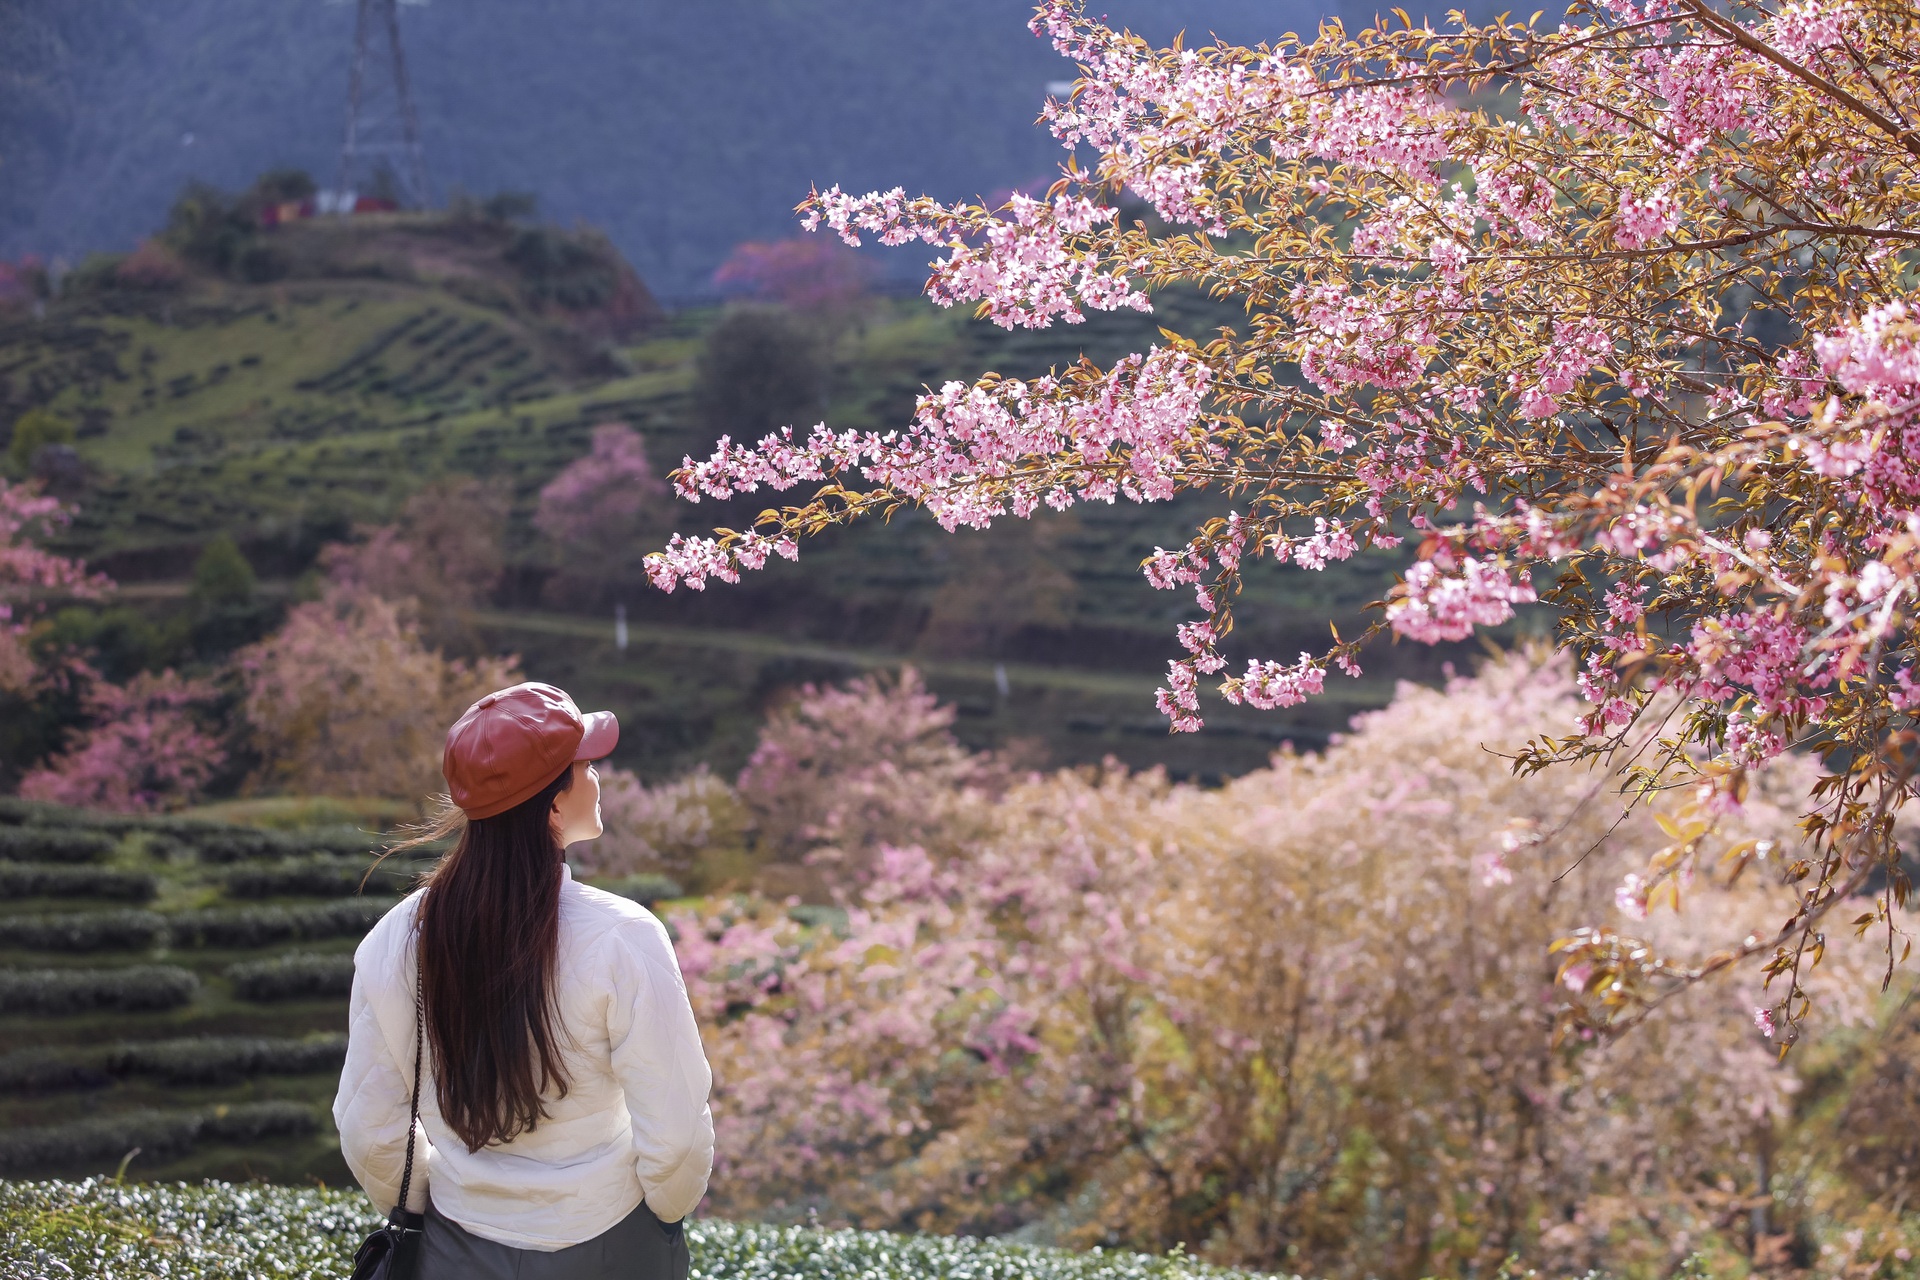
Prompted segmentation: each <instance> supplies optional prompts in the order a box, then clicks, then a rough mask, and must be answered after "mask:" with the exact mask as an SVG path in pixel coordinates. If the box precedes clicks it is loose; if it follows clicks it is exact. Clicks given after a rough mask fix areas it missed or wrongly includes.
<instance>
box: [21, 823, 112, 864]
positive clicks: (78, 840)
mask: <svg viewBox="0 0 1920 1280" xmlns="http://www.w3.org/2000/svg"><path fill="white" fill-rule="evenodd" d="M113 846H114V839H113V837H112V836H111V835H108V834H107V833H106V832H104V831H76V830H69V829H64V828H60V827H0V858H5V859H6V860H7V861H9V862H98V861H100V860H101V859H102V858H104V857H106V856H107V855H108V854H110V853H112V852H113Z"/></svg>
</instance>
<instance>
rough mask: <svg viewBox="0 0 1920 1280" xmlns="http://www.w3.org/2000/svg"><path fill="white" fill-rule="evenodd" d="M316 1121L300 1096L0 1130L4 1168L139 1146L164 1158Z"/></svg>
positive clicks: (117, 1153)
mask: <svg viewBox="0 0 1920 1280" xmlns="http://www.w3.org/2000/svg"><path fill="white" fill-rule="evenodd" d="M318 1127H319V1123H318V1121H317V1120H316V1119H315V1117H314V1114H313V1111H312V1109H311V1108H309V1107H304V1106H301V1105H300V1104H299V1103H297V1102H242V1103H237V1104H235V1105H233V1106H215V1107H205V1108H202V1109H199V1110H193V1111H151V1110H143V1111H123V1112H120V1113H119V1114H117V1115H108V1116H96V1117H94V1118H92V1119H90V1120H75V1121H72V1122H71V1123H68V1124H51V1125H41V1126H38V1127H35V1128H26V1129H9V1130H7V1131H5V1132H3V1133H0V1172H6V1173H17V1172H20V1171H23V1170H29V1169H45V1168H58V1167H71V1166H73V1165H79V1164H86V1163H88V1162H91V1161H100V1160H118V1159H120V1158H121V1157H122V1156H124V1155H126V1154H127V1152H129V1151H132V1150H133V1149H134V1148H135V1147H138V1148H139V1149H140V1153H141V1155H142V1156H144V1157H146V1158H147V1159H149V1160H164V1159H166V1158H168V1157H170V1156H175V1155H178V1154H180V1153H181V1152H183V1151H186V1150H187V1149H189V1148H190V1147H192V1146H193V1145H194V1144H195V1143H198V1142H253V1141H257V1140H259V1139H261V1138H267V1137H276V1136H282V1135H286V1134H299V1133H312V1132H313V1131H314V1130H315V1129H316V1128H318Z"/></svg>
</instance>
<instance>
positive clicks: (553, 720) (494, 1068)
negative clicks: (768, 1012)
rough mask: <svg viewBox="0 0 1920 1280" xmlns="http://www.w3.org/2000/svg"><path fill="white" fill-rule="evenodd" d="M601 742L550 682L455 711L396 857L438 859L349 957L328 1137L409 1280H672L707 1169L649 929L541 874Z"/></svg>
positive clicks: (696, 1035) (708, 1121) (703, 1108)
mask: <svg viewBox="0 0 1920 1280" xmlns="http://www.w3.org/2000/svg"><path fill="white" fill-rule="evenodd" d="M618 741H619V725H618V723H617V722H616V721H615V720H614V718H613V716H612V715H611V714H610V713H608V712H603V711H597V712H593V713H592V714H590V715H582V714H581V712H580V710H579V708H578V707H576V706H574V704H573V700H572V699H571V698H569V697H568V696H567V695H566V694H565V693H564V692H562V691H561V690H559V689H556V688H554V687H553V686H551V685H545V684H538V683H527V684H521V685H515V686H514V687H512V688H510V689H503V690H500V691H499V692H497V693H491V694H488V695H487V696H486V697H485V698H482V699H480V701H478V702H476V703H475V704H474V705H473V706H471V707H469V708H468V709H467V711H466V713H465V714H464V715H462V716H461V718H460V720H459V721H458V722H457V723H456V724H455V725H454V726H453V728H452V729H451V730H449V731H448V734H447V750H446V757H445V761H444V765H443V769H444V772H445V773H446V776H447V783H448V795H447V797H445V798H444V807H443V812H442V814H441V817H440V818H439V819H438V820H437V821H436V822H435V823H434V824H431V826H430V829H429V830H427V831H424V832H423V833H421V834H419V835H418V836H416V838H415V839H414V840H412V841H410V842H408V844H413V845H417V844H420V843H423V842H424V841H426V840H428V839H433V838H439V837H442V836H449V835H455V834H456V833H457V835H458V839H457V840H456V841H455V842H454V845H453V847H452V849H451V850H449V851H448V852H447V853H446V854H445V855H443V856H442V857H441V858H440V859H439V861H438V862H436V863H435V865H434V867H433V869H432V870H431V871H430V872H429V873H428V875H427V877H426V883H425V887H423V888H422V889H421V890H419V891H418V892H416V893H414V894H413V895H412V896H411V897H409V898H408V899H407V900H406V901H405V902H404V903H402V904H401V905H400V906H399V907H398V908H396V909H395V910H393V911H391V912H389V913H388V914H387V915H386V917H385V918H384V919H382V920H381V921H380V923H379V924H377V925H376V926H374V928H373V930H372V932H370V933H369V934H368V935H367V937H366V939H365V940H364V941H363V942H362V943H361V944H360V947H359V949H358V950H357V951H356V952H355V953H354V979H353V1000H352V1006H351V1011H350V1014H349V1025H348V1036H347V1061H346V1067H345V1069H344V1070H343V1071H342V1072H341V1077H340V1092H339V1094H338V1096H337V1097H336V1098H335V1100H334V1106H333V1116H334V1121H335V1123H336V1124H337V1125H338V1126H339V1130H340V1149H341V1152H342V1154H344V1155H345V1157H346V1160H347V1165H348V1167H349V1168H351V1169H352V1170H353V1173H354V1176H355V1177H356V1178H358V1179H359V1180H360V1185H361V1186H362V1187H363V1188H365V1190H366V1192H367V1194H368V1196H369V1197H371V1198H372V1200H373V1201H374V1203H375V1204H376V1205H377V1206H379V1207H380V1208H381V1209H382V1210H383V1211H385V1210H388V1209H391V1208H392V1207H393V1206H394V1204H395V1201H396V1200H398V1199H399V1198H400V1197H401V1196H402V1194H403V1187H404V1188H405V1189H406V1190H405V1192H404V1194H405V1196H406V1199H407V1201H408V1203H407V1204H406V1205H405V1206H404V1208H405V1209H406V1210H407V1211H408V1214H412V1215H419V1216H413V1217H409V1216H408V1214H401V1215H398V1216H397V1217H396V1219H395V1222H396V1223H398V1224H399V1229H401V1230H403V1232H413V1233H416V1234H414V1235H412V1236H409V1237H407V1238H408V1239H411V1240H415V1241H417V1242H418V1245H419V1259H420V1280H451V1278H452V1277H459V1278H460V1280H487V1278H489V1277H495V1276H500V1277H506V1276H513V1277H517V1278H518V1280H589V1278H591V1280H602V1278H611V1277H623V1278H626V1277H641V1278H644V1280H684V1277H685V1276H686V1274H687V1267H688V1261H687V1254H686V1243H685V1240H684V1238H683V1237H682V1235H681V1233H680V1231H679V1229H678V1226H677V1225H676V1224H677V1223H678V1222H679V1220H680V1219H681V1218H683V1217H685V1216H686V1214H687V1213H688V1212H690V1211H691V1210H692V1209H693V1208H694V1206H695V1205H697V1204H698V1203H699V1201H700V1198H701V1196H702V1195H704V1194H705V1192H706V1186H707V1176H708V1174H709V1172H710V1171H711V1170H712V1166H713V1119H712V1116H711V1114H710V1113H709V1112H708V1110H707V1092H708V1088H709V1086H710V1085H711V1083H712V1077H711V1073H710V1072H709V1071H708V1068H707V1060H706V1055H705V1053H704V1052H703V1050H702V1048H701V1045H700V1032H699V1028H698V1027H697V1026H696V1025H695V1023H694V1018H693V1010H692V1007H691V1006H690V1004H689V1003H688V1000H687V992H686V986H685V984H684V983H683V982H682V981H681V978H680V967H679V964H678V963H677V962H676V961H675V959H674V955H673V948H672V946H671V945H670V944H669V941H668V938H667V932H666V929H665V928H664V927H662V926H661V924H660V922H659V921H658V920H656V919H654V917H653V915H652V914H651V913H650V912H648V911H647V910H646V909H645V908H643V907H640V906H638V905H637V904H635V903H631V902H628V901H626V900H625V899H622V898H616V897H614V896H613V895H611V894H607V893H602V892H601V891H599V890H597V889H590V888H587V887H586V886H584V885H578V884H575V883H574V882H573V878H572V876H571V874H570V873H569V872H568V871H567V868H566V862H565V856H564V855H565V849H566V846H568V845H569V844H573V843H576V842H578V841H582V840H592V839H595V838H597V837H598V836H599V835H600V834H601V830H602V827H601V818H600V781H599V775H598V773H597V771H596V770H595V769H594V767H593V762H594V761H596V760H599V759H601V758H603V757H604V756H605V755H606V754H607V753H608V752H610V751H612V750H613V748H614V746H615V744H616V743H617V742H618ZM398 847H407V845H404V844H403V845H401V846H398ZM416 1077H418V1078H416ZM416 1105H417V1107H418V1114H419V1124H418V1126H415V1125H414V1124H413V1122H412V1119H411V1117H412V1114H413V1108H414V1107H415V1106H416ZM409 1169H410V1170H411V1178H410V1180H409V1175H408V1172H407V1171H408V1170H409ZM404 1248H407V1249H410V1248H412V1246H411V1245H406V1246H404Z"/></svg>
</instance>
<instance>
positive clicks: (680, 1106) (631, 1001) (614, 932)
mask: <svg viewBox="0 0 1920 1280" xmlns="http://www.w3.org/2000/svg"><path fill="white" fill-rule="evenodd" d="M607 946H608V949H609V952H610V954H609V955H608V960H609V962H610V963H609V966H608V967H609V969H610V970H611V976H612V981H611V983H610V986H609V990H608V1002H607V1039H608V1043H609V1045H610V1047H611V1049H612V1058H613V1073H614V1075H615V1076H616V1077H617V1078H618V1079H619V1081H620V1085H621V1088H622V1089H623V1090H624V1092H625V1093H626V1098H627V1111H628V1113H629V1114H630V1115H631V1116H632V1117H633V1157H634V1170H635V1172H636V1173H637V1174H638V1175H639V1178H640V1189H641V1191H642V1192H643V1193H644V1194H645V1196H646V1200H647V1207H648V1208H650V1209H652V1210H653V1212H654V1215H655V1216H656V1217H658V1218H659V1219H660V1220H661V1221H662V1222H675V1221H678V1220H679V1219H681V1218H684V1217H686V1216H687V1214H689V1213H691V1212H692V1211H693V1209H694V1206H696V1205H698V1204H699V1203H700V1198H701V1197H702V1196H704V1195H705V1194H706V1192H707V1178H708V1176H709V1175H711V1174H712V1172H713V1113H712V1111H711V1110H710V1109H709V1108H708V1106H707V1093H708V1090H709V1089H710V1088H711V1087H712V1085H713V1073H712V1071H711V1070H710V1069H709V1068H708V1066H707V1055H706V1051H705V1050H704V1049H703V1048H702V1047H701V1044H700V1028H699V1026H698V1025H697V1024H696V1023H695V1022H694V1017H693V1006H692V1004H690V1003H689V1002H688V1000H687V988H686V983H685V982H684V981H683V980H682V979H681V977H680V965H679V962H678V961H677V960H675V959H674V955H673V946H672V944H671V943H670V942H669V941H668V939H667V931H666V928H665V927H664V926H663V925H662V924H661V923H660V922H659V921H658V920H656V919H654V918H653V917H652V916H651V915H648V916H646V917H644V918H641V919H628V920H623V921H622V922H621V923H620V924H619V925H618V926H617V927H615V928H613V929H611V930H609V931H608V938H607Z"/></svg>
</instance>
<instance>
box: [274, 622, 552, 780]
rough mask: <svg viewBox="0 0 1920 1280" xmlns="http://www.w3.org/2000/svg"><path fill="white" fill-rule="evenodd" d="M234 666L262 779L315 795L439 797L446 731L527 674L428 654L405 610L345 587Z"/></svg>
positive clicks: (505, 664) (493, 663)
mask: <svg viewBox="0 0 1920 1280" xmlns="http://www.w3.org/2000/svg"><path fill="white" fill-rule="evenodd" d="M236 663H237V665H238V668H239V671H240V675H241V680H242V682H243V684H244V686H245V696H244V699H243V701H242V707H241V709H242V714H243V715H244V717H245V720H246V725H247V728H248V729H249V730H250V731H251V733H252V735H253V738H254V742H255V744H256V746H257V747H258V750H259V752H260V756H261V760H262V763H261V766H260V771H259V773H258V775H257V776H256V782H257V783H260V784H266V783H269V782H271V783H274V784H279V785H284V786H287V787H289V788H291V789H293V790H296V791H300V792H304V793H306V794H309V795H358V796H393V797H395V798H398V799H413V800H417V799H419V798H420V797H422V796H425V795H429V794H431V793H433V792H436V791H439V790H440V789H441V788H442V786H443V783H442V781H441V778H440V753H441V747H442V745H443V744H442V737H443V735H444V734H445V732H446V728H445V727H446V726H447V725H450V724H452V723H453V722H454V720H455V719H457V718H458V717H459V715H460V713H461V712H462V711H464V710H466V708H467V707H468V706H469V705H470V704H471V703H472V702H473V700H474V699H476V698H478V697H480V696H481V695H482V694H484V693H486V692H488V691H490V690H493V689H498V688H501V687H503V686H505V685H510V684H513V683H515V682H516V681H518V680H519V678H520V675H519V663H518V660H517V659H514V658H481V659H478V660H476V661H475V662H473V663H471V664H469V663H466V662H461V661H457V660H454V659H449V658H447V657H445V656H443V655H442V654H441V653H440V652H439V651H437V650H433V649H429V648H427V647H426V646H425V645H424V644H423V643H422V642H421V639H420V634H419V629H418V627H417V626H416V624H414V623H413V622H412V621H411V620H409V619H408V618H407V617H405V616H404V615H403V614H402V612H401V610H400V608H399V606H397V605H395V604H393V603H392V602H390V601H388V600H386V599H383V598H382V597H380V596H378V595H374V594H371V593H369V592H367V591H364V590H356V589H354V588H352V587H343V586H335V587H332V588H329V589H328V591H327V593H326V594H325V595H324V596H323V597H322V598H321V599H319V600H315V601H311V602H309V603H306V604H302V605H297V606H295V608H294V609H293V610H292V612H291V613H289V614H288V615H287V622H286V625H285V626H284V627H282V628H281V629H280V630H279V631H277V632H275V633H274V634H273V635H271V636H269V637H267V638H266V639H265V640H262V641H260V642H259V643H258V644H255V645H251V646H249V647H248V648H246V649H244V650H242V651H241V652H240V654H239V655H238V657H237V659H236Z"/></svg>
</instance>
